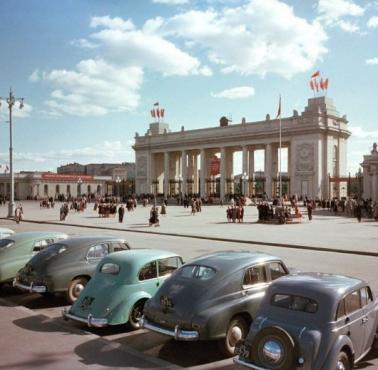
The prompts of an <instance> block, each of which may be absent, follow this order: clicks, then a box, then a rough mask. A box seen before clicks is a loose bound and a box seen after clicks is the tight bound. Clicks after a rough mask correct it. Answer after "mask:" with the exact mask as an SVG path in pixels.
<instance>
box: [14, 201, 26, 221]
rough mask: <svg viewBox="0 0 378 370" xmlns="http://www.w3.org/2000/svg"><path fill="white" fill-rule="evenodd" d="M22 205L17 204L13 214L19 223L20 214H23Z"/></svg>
mask: <svg viewBox="0 0 378 370" xmlns="http://www.w3.org/2000/svg"><path fill="white" fill-rule="evenodd" d="M23 213H24V212H23V210H22V206H21V204H19V205H18V206H17V208H16V210H15V216H16V222H17V223H18V224H19V223H20V221H21V220H22V214H23Z"/></svg>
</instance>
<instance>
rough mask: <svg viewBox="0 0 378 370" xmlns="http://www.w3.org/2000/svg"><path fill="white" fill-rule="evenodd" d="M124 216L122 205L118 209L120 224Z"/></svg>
mask: <svg viewBox="0 0 378 370" xmlns="http://www.w3.org/2000/svg"><path fill="white" fill-rule="evenodd" d="M124 215H125V208H124V207H123V204H121V206H120V207H119V208H118V221H119V222H120V223H122V222H123V216H124Z"/></svg>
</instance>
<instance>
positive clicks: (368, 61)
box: [366, 57, 378, 65]
mask: <svg viewBox="0 0 378 370" xmlns="http://www.w3.org/2000/svg"><path fill="white" fill-rule="evenodd" d="M366 64H369V65H376V64H378V57H375V58H370V59H366Z"/></svg>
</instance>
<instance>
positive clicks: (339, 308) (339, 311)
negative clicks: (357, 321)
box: [336, 299, 345, 320]
mask: <svg viewBox="0 0 378 370" xmlns="http://www.w3.org/2000/svg"><path fill="white" fill-rule="evenodd" d="M344 316H345V301H344V299H342V300H341V301H340V302H339V305H338V306H337V312H336V320H338V319H340V318H341V317H344Z"/></svg>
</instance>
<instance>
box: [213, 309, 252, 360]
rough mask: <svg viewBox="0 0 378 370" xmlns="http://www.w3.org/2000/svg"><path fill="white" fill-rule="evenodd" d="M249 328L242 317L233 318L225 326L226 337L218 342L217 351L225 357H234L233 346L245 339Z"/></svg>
mask: <svg viewBox="0 0 378 370" xmlns="http://www.w3.org/2000/svg"><path fill="white" fill-rule="evenodd" d="M248 329H249V326H248V324H247V322H246V320H245V319H244V318H243V317H242V316H236V317H234V318H233V319H232V320H231V321H230V322H229V324H228V326H227V331H226V336H225V338H222V339H221V340H220V341H219V342H218V345H219V349H220V351H221V352H222V354H223V355H225V356H227V357H233V356H235V345H236V342H238V341H239V340H241V339H245V337H246V336H247V334H248Z"/></svg>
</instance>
